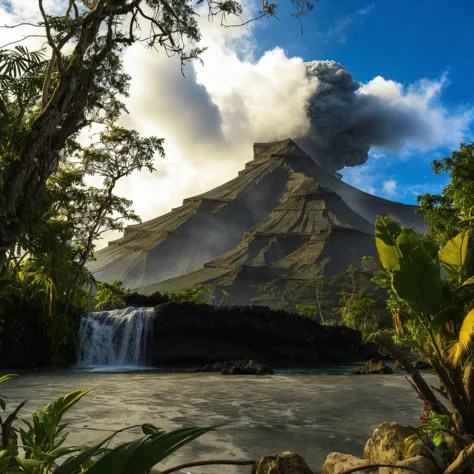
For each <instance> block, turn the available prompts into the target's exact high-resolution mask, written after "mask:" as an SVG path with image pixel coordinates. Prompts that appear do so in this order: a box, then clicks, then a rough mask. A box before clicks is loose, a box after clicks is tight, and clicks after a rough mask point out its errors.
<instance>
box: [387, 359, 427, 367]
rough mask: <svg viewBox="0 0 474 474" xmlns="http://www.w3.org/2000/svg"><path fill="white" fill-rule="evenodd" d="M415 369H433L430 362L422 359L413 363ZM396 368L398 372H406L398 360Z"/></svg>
mask: <svg viewBox="0 0 474 474" xmlns="http://www.w3.org/2000/svg"><path fill="white" fill-rule="evenodd" d="M412 364H413V367H415V369H417V370H431V369H433V367H431V364H430V363H429V362H426V361H424V360H422V359H418V360H416V361H414V362H412ZM395 368H396V369H398V370H404V368H403V365H402V364H400V362H398V360H396V361H395Z"/></svg>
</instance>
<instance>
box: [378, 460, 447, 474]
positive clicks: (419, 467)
mask: <svg viewBox="0 0 474 474" xmlns="http://www.w3.org/2000/svg"><path fill="white" fill-rule="evenodd" d="M395 465H396V466H399V468H396V467H381V468H380V469H379V474H407V473H408V472H410V471H408V470H407V469H406V468H410V469H416V471H418V472H421V473H423V474H439V472H440V471H439V469H437V468H436V466H435V464H434V463H433V461H430V460H429V459H428V458H426V457H424V456H415V457H413V458H409V459H404V460H403V461H397V462H396V463H395ZM402 468H405V469H402ZM416 471H412V472H416Z"/></svg>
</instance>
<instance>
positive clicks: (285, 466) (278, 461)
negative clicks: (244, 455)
mask: <svg viewBox="0 0 474 474" xmlns="http://www.w3.org/2000/svg"><path fill="white" fill-rule="evenodd" d="M252 474H312V471H311V469H310V468H309V466H308V465H307V464H306V462H305V460H304V459H303V458H302V457H301V456H300V455H299V454H296V453H291V452H289V451H285V452H283V453H279V454H276V455H274V456H263V457H261V458H259V459H257V461H256V462H255V464H254V466H253V468H252Z"/></svg>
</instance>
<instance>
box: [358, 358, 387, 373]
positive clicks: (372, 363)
mask: <svg viewBox="0 0 474 474" xmlns="http://www.w3.org/2000/svg"><path fill="white" fill-rule="evenodd" d="M352 373H353V374H355V375H369V374H393V370H392V369H391V368H390V367H389V366H388V365H385V364H384V363H383V362H382V361H381V360H377V359H371V360H369V361H367V362H366V363H365V364H364V365H363V366H362V367H359V368H358V369H354V370H353V371H352Z"/></svg>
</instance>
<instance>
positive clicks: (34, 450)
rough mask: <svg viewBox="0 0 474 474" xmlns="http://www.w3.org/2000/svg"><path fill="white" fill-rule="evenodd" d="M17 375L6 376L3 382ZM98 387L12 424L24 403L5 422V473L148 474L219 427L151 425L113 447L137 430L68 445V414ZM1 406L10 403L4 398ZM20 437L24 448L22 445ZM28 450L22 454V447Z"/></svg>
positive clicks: (1, 454)
mask: <svg viewBox="0 0 474 474" xmlns="http://www.w3.org/2000/svg"><path fill="white" fill-rule="evenodd" d="M11 377H12V375H7V376H4V377H1V378H0V383H1V382H5V381H7V380H8V379H10V378H11ZM91 390H92V389H86V390H76V391H74V392H71V393H69V394H68V395H66V396H64V397H60V398H58V399H57V400H56V401H54V402H52V403H50V404H49V405H48V406H46V407H45V408H43V409H42V410H40V411H38V412H35V413H33V414H32V419H31V421H30V420H23V425H22V426H21V427H20V428H14V427H13V426H12V422H13V421H14V420H15V419H16V418H17V416H18V413H19V411H20V410H21V408H22V407H23V405H24V404H25V403H26V402H23V403H21V404H20V405H19V406H18V407H17V408H16V409H15V410H14V411H13V412H12V413H11V414H10V415H9V416H8V417H6V419H5V421H3V422H1V428H2V431H1V433H0V434H1V435H2V436H1V437H0V441H1V444H0V472H9V473H12V474H13V473H17V474H20V473H29V474H46V473H51V474H79V473H84V472H87V473H89V474H120V473H123V474H126V473H127V474H128V473H130V472H133V473H134V474H148V473H149V472H150V470H151V469H152V468H153V467H154V466H155V465H157V464H158V463H160V462H161V461H163V460H164V459H166V458H167V457H169V456H170V455H171V454H173V453H174V452H176V451H177V450H178V449H180V448H181V447H183V446H185V445H186V444H188V443H190V442H191V441H193V440H195V439H196V438H198V437H200V436H202V435H204V434H206V433H208V432H209V431H212V430H214V429H216V428H217V426H214V427H208V428H182V429H178V430H174V431H171V432H168V433H167V432H165V431H164V430H162V429H160V428H158V427H156V426H154V425H151V424H149V423H147V424H143V425H139V426H140V428H141V430H142V433H143V435H144V436H141V437H139V438H138V439H136V440H134V441H130V442H127V443H123V444H120V445H118V446H117V447H115V448H109V444H110V442H111V441H112V440H113V438H114V437H115V436H116V435H117V434H119V433H121V432H123V431H125V430H129V429H132V428H135V426H131V427H128V428H125V429H122V430H118V431H116V432H114V433H113V434H111V435H110V436H107V437H106V438H104V439H101V440H99V441H95V442H92V443H89V445H84V446H66V445H65V442H66V440H67V436H68V433H67V432H66V428H67V423H62V418H63V415H64V414H65V413H66V412H67V411H68V410H69V409H70V408H72V407H73V406H74V405H75V404H76V403H77V402H79V401H80V400H81V399H82V398H83V397H84V396H85V395H87V394H88V393H89V392H90V391H91ZM0 401H1V404H0V408H1V409H2V410H4V409H5V403H4V401H3V399H2V398H1V397H0ZM18 434H19V435H20V438H21V444H19V443H18ZM20 446H21V447H22V448H23V451H24V452H23V454H20V451H19V447H20Z"/></svg>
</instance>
